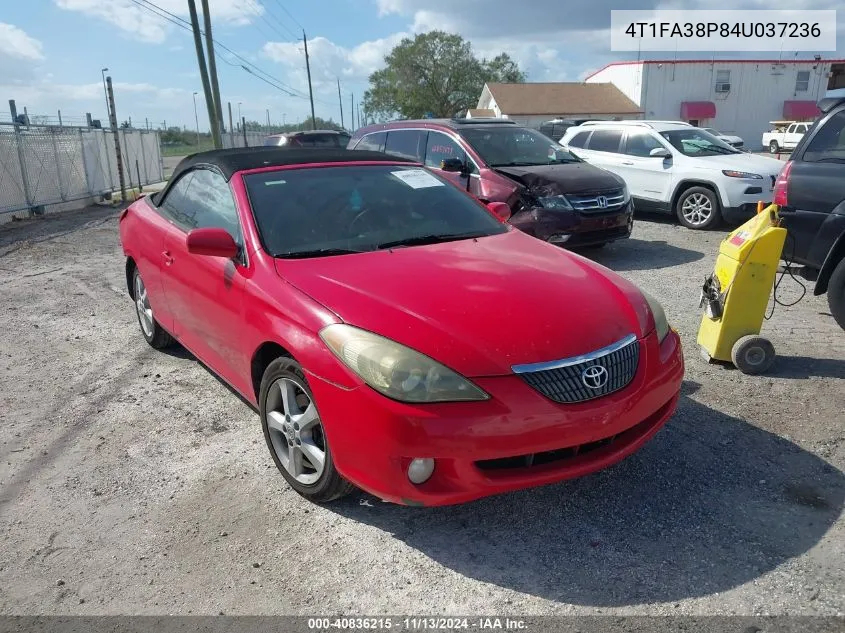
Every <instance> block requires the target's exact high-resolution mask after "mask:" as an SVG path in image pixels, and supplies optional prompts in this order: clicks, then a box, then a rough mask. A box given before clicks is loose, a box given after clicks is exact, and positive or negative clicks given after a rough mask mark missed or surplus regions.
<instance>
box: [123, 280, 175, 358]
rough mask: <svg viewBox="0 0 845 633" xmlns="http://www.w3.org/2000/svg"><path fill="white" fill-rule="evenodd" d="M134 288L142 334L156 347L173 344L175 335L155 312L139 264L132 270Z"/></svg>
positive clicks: (162, 347) (136, 312) (160, 347)
mask: <svg viewBox="0 0 845 633" xmlns="http://www.w3.org/2000/svg"><path fill="white" fill-rule="evenodd" d="M132 288H133V289H134V296H133V298H134V300H135V314H136V316H137V317H138V325H139V326H140V327H141V334H142V335H143V336H144V340H146V341H147V343H149V344H150V346H152V347H153V348H155V349H164V348H165V347H169V346H170V345H172V344H173V337H172V336H170V334H168V333H167V332H165V331H164V328H162V327H161V325H159V323H158V321H156V319H155V315H154V314H153V308H152V306H151V305H150V298H149V297H148V296H147V287H146V286H145V285H144V280H143V279H142V278H141V271H140V270H138V268H137V266H136V267H135V269H134V271H133V272H132Z"/></svg>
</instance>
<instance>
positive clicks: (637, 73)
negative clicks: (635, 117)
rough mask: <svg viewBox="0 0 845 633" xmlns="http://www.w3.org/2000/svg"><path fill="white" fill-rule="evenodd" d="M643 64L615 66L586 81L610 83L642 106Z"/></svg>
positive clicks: (589, 82)
mask: <svg viewBox="0 0 845 633" xmlns="http://www.w3.org/2000/svg"><path fill="white" fill-rule="evenodd" d="M644 66H645V64H643V63H639V64H615V65H613V66H608V67H607V68H604V69H602V70H600V71H599V72H597V73H596V74H595V75H593V76H592V77H590V78H588V79H587V80H586V83H588V84H606V83H612V84H614V85H615V86H616V87H617V88H619V90H620V91H621V92H622V93H623V94H624V95H625V96H626V97H628V98H629V99H630V100H631V101H633V102H634V103H636V104H637V105H638V106H642V87H643V67H644Z"/></svg>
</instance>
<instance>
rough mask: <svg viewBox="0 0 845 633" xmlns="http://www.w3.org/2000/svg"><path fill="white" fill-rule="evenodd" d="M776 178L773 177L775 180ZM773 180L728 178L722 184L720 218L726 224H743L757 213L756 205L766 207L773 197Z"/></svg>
mask: <svg viewBox="0 0 845 633" xmlns="http://www.w3.org/2000/svg"><path fill="white" fill-rule="evenodd" d="M776 177H777V176H776V175H775V178H776ZM774 184H775V183H774V178H772V176H771V175H766V176H763V178H753V179H752V178H730V179H726V182H725V183H724V185H723V186H724V196H723V200H722V217H723V218H724V219H725V220H726V221H728V222H744V221H745V220H748V219H749V218H751V217H753V216H754V214H755V213H756V212H757V203H758V202H760V201H762V202H763V204H764V205H766V206H768V205H769V203H770V202H771V200H772V197H773V196H774Z"/></svg>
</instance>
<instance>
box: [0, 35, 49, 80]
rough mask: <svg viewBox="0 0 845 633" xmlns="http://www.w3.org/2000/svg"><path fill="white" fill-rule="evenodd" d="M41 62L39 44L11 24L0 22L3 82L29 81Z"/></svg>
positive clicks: (0, 75)
mask: <svg viewBox="0 0 845 633" xmlns="http://www.w3.org/2000/svg"><path fill="white" fill-rule="evenodd" d="M43 60H44V52H43V48H42V45H41V42H39V41H38V40H36V39H35V38H33V37H31V36H29V35H28V34H27V33H26V32H25V31H23V30H21V29H19V28H18V27H16V26H14V25H12V24H6V23H4V22H0V77H2V79H3V81H4V82H8V83H14V84H17V83H18V82H25V81H29V80H31V79H32V77H33V76H34V74H35V70H36V67H37V65H38V63H39V62H41V61H43Z"/></svg>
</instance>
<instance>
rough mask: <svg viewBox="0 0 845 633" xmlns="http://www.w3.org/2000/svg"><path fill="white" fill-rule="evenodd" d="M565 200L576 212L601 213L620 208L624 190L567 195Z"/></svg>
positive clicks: (623, 200)
mask: <svg viewBox="0 0 845 633" xmlns="http://www.w3.org/2000/svg"><path fill="white" fill-rule="evenodd" d="M566 199H567V200H569V204H571V205H572V208H573V209H575V210H576V211H585V212H587V213H601V212H602V211H608V210H613V209H615V208H616V207H619V206H621V205H622V203H623V202H625V190H624V189H612V190H610V191H598V192H596V193H588V194H567V195H566Z"/></svg>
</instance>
